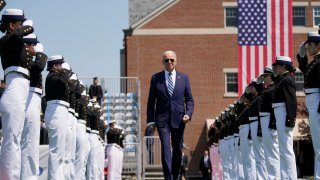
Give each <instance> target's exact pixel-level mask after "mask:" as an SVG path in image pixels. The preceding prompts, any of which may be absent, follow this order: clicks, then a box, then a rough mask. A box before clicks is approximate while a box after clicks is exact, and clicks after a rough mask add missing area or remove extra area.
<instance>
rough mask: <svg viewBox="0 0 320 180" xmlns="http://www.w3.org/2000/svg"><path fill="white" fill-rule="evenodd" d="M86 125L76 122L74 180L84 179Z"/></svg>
mask: <svg viewBox="0 0 320 180" xmlns="http://www.w3.org/2000/svg"><path fill="white" fill-rule="evenodd" d="M86 138H87V137H86V125H85V124H83V123H81V122H78V123H77V137H76V143H77V144H76V159H75V172H76V174H75V179H79V180H82V179H85V173H86V164H85V155H86V148H87V147H86V145H87V141H86Z"/></svg>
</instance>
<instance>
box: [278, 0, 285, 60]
mask: <svg viewBox="0 0 320 180" xmlns="http://www.w3.org/2000/svg"><path fill="white" fill-rule="evenodd" d="M283 7H284V0H282V1H280V12H278V14H279V16H280V17H279V18H280V37H279V38H280V47H278V48H280V54H279V55H281V56H284V8H283Z"/></svg>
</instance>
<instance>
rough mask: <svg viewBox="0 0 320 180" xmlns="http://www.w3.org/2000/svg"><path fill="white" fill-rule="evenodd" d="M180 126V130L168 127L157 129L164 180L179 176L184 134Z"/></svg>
mask: <svg viewBox="0 0 320 180" xmlns="http://www.w3.org/2000/svg"><path fill="white" fill-rule="evenodd" d="M182 126H183V127H180V128H171V127H170V126H169V125H165V127H157V129H158V134H159V137H160V141H161V163H162V168H163V174H164V178H165V180H171V179H172V176H173V178H177V177H178V176H179V171H180V165H181V156H182V152H181V151H182V146H183V133H184V125H182ZM170 137H171V138H170ZM170 139H171V143H170ZM171 145H172V155H171Z"/></svg>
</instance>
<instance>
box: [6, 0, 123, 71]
mask: <svg viewBox="0 0 320 180" xmlns="http://www.w3.org/2000/svg"><path fill="white" fill-rule="evenodd" d="M6 1H7V6H6V7H5V9H7V8H19V9H23V10H24V11H25V16H26V18H27V19H32V20H33V21H34V25H33V26H34V28H35V32H34V33H35V34H37V35H38V40H39V41H40V42H41V43H42V44H43V45H44V48H45V49H44V50H45V53H46V54H47V55H48V56H51V55H55V54H62V55H63V56H64V57H65V59H66V60H67V61H68V62H69V64H70V65H71V67H72V69H73V71H74V72H76V73H77V74H78V76H79V77H93V76H99V77H118V76H120V49H121V48H123V43H122V40H123V32H122V30H123V29H127V28H128V27H129V25H128V22H129V19H128V1H127V0H116V1H109V0H90V1H82V0H80V1H77V0H67V1H66V0H54V1H48V0H6ZM3 11H4V10H3ZM3 11H2V12H1V14H2V13H3ZM0 74H3V71H2V70H1V71H0Z"/></svg>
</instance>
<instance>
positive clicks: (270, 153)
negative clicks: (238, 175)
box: [260, 115, 280, 180]
mask: <svg viewBox="0 0 320 180" xmlns="http://www.w3.org/2000/svg"><path fill="white" fill-rule="evenodd" d="M260 121H261V130H262V142H263V149H264V154H265V157H266V165H267V171H268V179H269V180H280V157H279V140H278V133H277V130H274V129H270V128H269V123H270V115H266V116H261V117H260Z"/></svg>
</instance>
